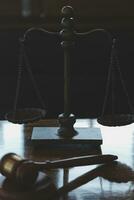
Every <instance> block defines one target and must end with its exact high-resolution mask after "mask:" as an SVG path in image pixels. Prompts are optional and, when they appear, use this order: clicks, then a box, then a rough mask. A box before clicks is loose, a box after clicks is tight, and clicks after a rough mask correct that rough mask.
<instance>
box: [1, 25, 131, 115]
mask: <svg viewBox="0 0 134 200" xmlns="http://www.w3.org/2000/svg"><path fill="white" fill-rule="evenodd" d="M24 31H25V30H24V29H10V30H1V31H0V44H1V45H0V91H1V98H0V118H1V119H3V118H4V114H5V113H6V112H8V111H9V110H12V109H13V105H14V99H15V90H16V83H17V73H18V56H19V41H18V39H19V38H20V37H22V36H23V34H24ZM112 32H113V33H114V34H115V35H116V37H117V38H118V45H117V48H118V57H119V61H120V68H121V72H122V75H123V78H124V81H125V83H126V87H127V92H128V94H129V97H130V100H131V101H132V103H133V102H134V94H133V84H134V82H133V72H134V70H133V66H134V59H133V57H134V55H133V53H134V30H133V28H132V29H130V28H129V29H113V30H112ZM26 47H27V55H28V58H29V62H30V66H31V70H32V72H33V75H34V78H35V80H36V83H37V85H38V88H39V91H40V93H41V95H42V98H43V100H44V102H45V105H46V108H47V117H57V115H58V114H59V113H61V112H63V85H64V81H63V51H62V48H61V46H60V38H59V37H51V36H48V35H44V34H43V33H40V32H36V31H35V32H33V33H32V34H29V37H28V39H27V40H26ZM110 53H111V41H110V40H109V37H108V36H107V35H106V34H104V33H101V32H100V33H99V32H98V33H94V34H92V35H90V37H89V38H85V39H80V40H76V44H75V48H74V50H73V52H72V64H71V110H72V112H73V113H74V114H75V115H76V116H77V117H95V116H98V115H100V114H101V111H102V105H103V102H104V97H105V88H106V81H107V75H108V69H109V62H110ZM116 80H118V81H116V84H117V85H116V94H115V95H116V96H115V97H116V110H117V111H118V112H121V113H123V112H130V110H129V108H128V102H127V101H128V99H127V98H126V94H125V93H124V91H123V89H122V86H121V81H120V79H119V74H118V73H117V71H116ZM110 92H111V90H110ZM18 107H19V108H22V107H40V102H39V101H38V98H37V96H36V94H35V91H34V88H33V85H32V83H31V80H30V76H29V74H28V72H27V70H26V68H25V67H24V69H23V76H22V80H21V88H20V93H19V99H18ZM110 109H111V93H109V99H108V102H107V111H108V112H110Z"/></svg>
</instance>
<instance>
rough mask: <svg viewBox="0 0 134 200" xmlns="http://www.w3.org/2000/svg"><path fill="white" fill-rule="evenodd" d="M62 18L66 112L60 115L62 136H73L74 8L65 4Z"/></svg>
mask: <svg viewBox="0 0 134 200" xmlns="http://www.w3.org/2000/svg"><path fill="white" fill-rule="evenodd" d="M61 13H62V16H63V17H62V20H61V26H62V30H61V31H60V36H61V38H62V42H61V46H62V48H63V50H64V113H63V114H60V115H59V116H58V120H59V129H58V135H59V136H60V137H63V138H66V137H73V136H75V135H77V131H75V129H74V128H73V125H74V123H75V121H76V120H75V116H74V115H73V114H71V113H70V67H71V62H70V57H71V50H72V48H73V46H74V18H73V15H74V13H73V8H72V7H70V6H64V7H63V8H62V10H61Z"/></svg>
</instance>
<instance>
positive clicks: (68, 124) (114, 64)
mask: <svg viewBox="0 0 134 200" xmlns="http://www.w3.org/2000/svg"><path fill="white" fill-rule="evenodd" d="M61 13H62V20H61V26H62V30H61V31H60V32H49V31H46V30H45V29H44V28H30V29H28V30H27V31H26V32H25V34H24V37H23V38H22V39H21V40H20V62H19V68H18V79H17V87H16V96H15V102H14V109H13V111H12V112H9V113H7V114H6V119H7V120H8V121H10V122H12V123H18V124H25V123H29V122H33V121H37V120H40V119H45V115H46V108H45V105H44V101H43V99H42V97H41V95H40V92H39V89H38V87H37V84H36V81H35V80H34V76H33V74H32V70H31V68H30V64H29V60H28V56H27V55H26V51H25V40H26V38H27V35H28V34H29V33H31V32H32V31H34V30H37V31H41V32H44V33H47V34H50V35H59V36H60V37H61V47H62V48H63V51H64V113H63V114H60V115H59V116H58V122H59V127H40V130H39V129H37V128H36V127H35V128H34V130H33V135H32V140H34V141H36V142H37V141H38V140H42V141H43V143H57V144H66V143H73V144H77V143H80V144H88V145H89V144H93V145H97V146H99V145H100V144H102V137H101V132H100V129H99V128H74V123H75V122H76V118H75V116H74V114H72V113H71V111H70V75H71V74H70V63H71V56H70V55H71V50H72V48H73V47H74V45H75V38H81V37H84V36H86V37H87V36H89V37H90V35H91V34H93V33H94V32H97V31H98V32H104V34H106V35H108V36H109V38H110V42H111V44H112V45H111V46H112V48H111V57H110V65H109V70H108V76H107V85H106V92H105V97H104V104H103V108H102V114H101V116H100V117H98V119H97V121H98V122H99V123H100V124H102V125H105V126H122V125H127V124H130V123H133V122H134V114H133V113H134V112H133V111H134V109H133V105H132V103H131V101H130V98H129V94H128V91H127V88H126V86H125V81H124V79H123V76H122V73H121V69H120V66H119V60H118V53H117V40H116V38H115V37H114V36H113V34H112V33H110V32H108V31H106V30H104V29H93V30H90V31H88V32H85V33H78V32H76V31H75V30H74V12H73V8H72V7H70V6H64V7H63V8H62V11H61ZM23 63H25V67H26V69H27V71H28V73H29V75H30V78H31V81H32V83H33V86H34V89H35V92H36V94H37V97H38V99H39V101H40V102H41V105H42V108H39V109H37V108H25V109H18V108H17V105H18V97H19V90H20V82H21V75H22V70H23ZM115 73H118V75H119V80H120V83H121V86H122V89H123V91H124V94H125V96H126V101H127V104H128V106H129V108H130V113H128V114H123V113H119V114H117V113H116V109H115V107H116V97H115V93H114V89H115V82H116V81H115ZM110 88H111V98H112V111H111V113H110V114H106V106H107V103H108V96H109V92H110ZM39 131H41V138H40V136H39V135H38V133H37V132H39ZM50 135H51V136H50ZM42 136H43V137H42Z"/></svg>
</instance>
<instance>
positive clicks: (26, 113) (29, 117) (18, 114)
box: [5, 108, 46, 124]
mask: <svg viewBox="0 0 134 200" xmlns="http://www.w3.org/2000/svg"><path fill="white" fill-rule="evenodd" d="M45 115H46V111H45V110H44V109H40V108H24V109H18V110H16V111H11V112H9V113H7V114H6V115H5V119H6V120H8V121H9V122H12V123H15V124H26V123H29V122H33V121H36V120H40V119H42V118H44V117H45Z"/></svg>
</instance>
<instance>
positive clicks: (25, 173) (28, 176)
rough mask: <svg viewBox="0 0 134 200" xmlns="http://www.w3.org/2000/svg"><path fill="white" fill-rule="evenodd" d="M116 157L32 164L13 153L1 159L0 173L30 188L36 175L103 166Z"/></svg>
mask: <svg viewBox="0 0 134 200" xmlns="http://www.w3.org/2000/svg"><path fill="white" fill-rule="evenodd" d="M117 158H118V157H117V156H116V155H110V154H105V155H89V156H81V157H73V158H67V159H62V160H55V161H46V162H34V161H31V160H28V159H24V158H22V157H21V156H19V155H17V154H15V153H8V154H6V155H4V156H3V157H2V158H1V161H0V173H1V174H2V175H4V176H5V177H7V178H8V179H10V180H15V181H16V182H17V183H18V184H20V185H27V186H31V185H34V183H35V182H36V180H37V177H38V173H39V172H40V171H43V170H48V169H54V168H70V167H76V166H84V165H95V164H105V163H109V162H112V161H114V160H116V159H117Z"/></svg>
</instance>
